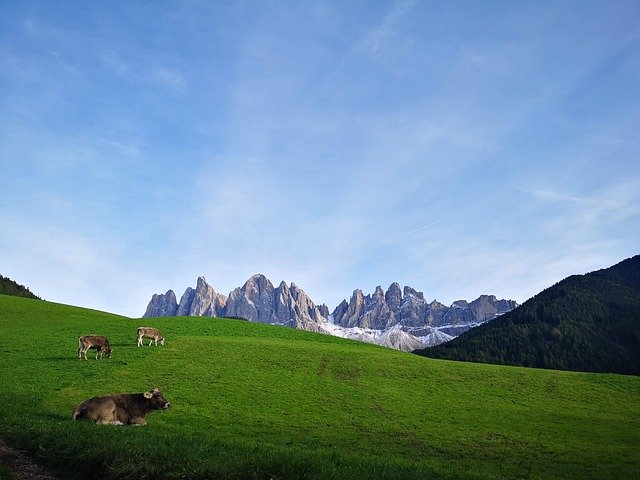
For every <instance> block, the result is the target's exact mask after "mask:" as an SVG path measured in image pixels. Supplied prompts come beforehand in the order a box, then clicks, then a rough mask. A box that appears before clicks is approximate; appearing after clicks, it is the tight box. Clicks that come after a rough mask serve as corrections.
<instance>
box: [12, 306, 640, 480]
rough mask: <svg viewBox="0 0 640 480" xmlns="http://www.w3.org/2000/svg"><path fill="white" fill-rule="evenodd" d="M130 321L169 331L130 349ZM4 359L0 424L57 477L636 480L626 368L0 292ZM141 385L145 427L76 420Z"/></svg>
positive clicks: (638, 392)
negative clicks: (78, 412)
mask: <svg viewBox="0 0 640 480" xmlns="http://www.w3.org/2000/svg"><path fill="white" fill-rule="evenodd" d="M141 325H147V326H156V327H158V328H160V329H161V330H162V332H163V334H164V335H165V337H166V338H167V343H166V345H165V346H164V347H144V348H139V347H136V329H137V327H138V326H141ZM93 333H97V334H106V335H108V337H109V339H110V341H111V344H112V347H113V349H114V352H113V357H112V358H111V359H103V360H99V361H95V360H93V359H92V358H90V360H89V361H86V362H85V361H78V360H77V357H76V350H77V339H78V337H79V336H80V335H82V334H93ZM0 358H1V361H0V386H1V387H0V401H1V402H2V408H1V409H0V436H1V437H3V438H5V439H6V440H8V441H9V442H11V443H13V444H14V445H16V446H19V447H21V448H25V449H28V450H29V451H30V452H31V453H32V454H33V455H35V456H36V457H37V458H38V459H39V460H40V461H41V462H43V463H45V464H46V465H49V466H50V467H51V468H53V469H54V470H55V471H57V472H58V473H59V474H60V475H61V476H62V477H64V478H81V477H83V476H86V475H89V474H90V475H91V476H92V477H93V478H100V476H102V478H109V479H115V478H118V479H120V478H122V479H134V478H135V479H138V478H190V479H197V478H226V479H298V478H300V479H302V478H305V479H307V478H309V479H347V478H372V479H373V478H375V479H378V478H379V479H405V478H411V479H500V480H502V479H548V478H567V479H569V478H570V479H572V480H577V479H588V478H598V479H606V478H611V479H617V478H640V458H639V456H638V446H639V445H640V378H638V377H632V376H621V375H608V374H588V373H574V372H559V371H550V370H536V369H527V368H519V367H504V366H495V365H483V364H472V363H462V362H449V361H443V360H433V359H428V358H423V357H418V356H415V355H410V354H406V353H402V352H398V351H395V350H390V349H385V348H382V347H377V346H373V345H367V344H363V343H358V342H352V341H348V340H344V339H339V338H334V337H329V336H324V335H319V334H313V333H309V332H302V331H296V330H291V329H286V328H281V327H275V326H269V325H260V324H255V323H249V322H243V321H239V320H228V319H210V318H200V317H186V318H176V317H174V318H163V319H144V320H140V319H135V320H134V319H129V318H125V317H120V316H116V315H111V314H108V313H103V312H97V311H92V310H87V309H81V308H77V307H70V306H64V305H58V304H54V303H49V302H41V301H37V300H27V299H21V298H14V297H7V296H2V295H0ZM152 387H159V388H160V389H161V391H162V392H163V393H164V395H165V396H166V397H167V399H168V400H169V401H170V402H171V403H172V408H171V410H169V411H168V412H154V413H151V414H149V416H148V417H147V421H148V425H147V426H146V427H143V428H136V427H113V426H99V425H95V424H93V423H90V422H74V421H72V420H71V412H72V410H73V407H74V406H75V405H76V404H77V403H79V402H80V401H82V400H84V399H86V398H89V397H92V396H96V395H105V394H109V393H115V392H142V391H145V390H147V389H149V388H152ZM96 471H98V472H101V473H100V474H99V475H97V476H96Z"/></svg>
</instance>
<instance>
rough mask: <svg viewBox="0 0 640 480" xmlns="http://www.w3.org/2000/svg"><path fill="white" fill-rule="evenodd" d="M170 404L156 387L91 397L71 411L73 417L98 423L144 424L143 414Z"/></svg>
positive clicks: (165, 408)
mask: <svg viewBox="0 0 640 480" xmlns="http://www.w3.org/2000/svg"><path fill="white" fill-rule="evenodd" d="M170 406H171V404H170V403H169V402H167V400H166V399H165V398H164V397H163V396H162V394H161V393H160V391H159V390H158V389H157V388H154V389H153V390H150V391H148V392H144V393H122V394H116V395H107V396H106V397H93V398H90V399H89V400H85V401H84V402H82V403H81V404H80V405H78V406H77V407H76V409H75V410H74V411H73V419H74V420H78V419H81V418H86V419H88V420H93V421H94V422H97V423H100V424H109V425H138V426H142V425H146V424H147V421H146V420H145V419H144V417H145V415H146V414H147V413H149V412H150V411H151V410H168V409H169V407H170Z"/></svg>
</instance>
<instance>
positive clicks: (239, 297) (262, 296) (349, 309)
mask: <svg viewBox="0 0 640 480" xmlns="http://www.w3.org/2000/svg"><path fill="white" fill-rule="evenodd" d="M516 306H517V304H516V303H515V302H513V301H511V300H497V299H496V297H495V296H493V295H482V296H480V297H478V298H477V299H476V300H474V301H473V302H467V301H465V300H458V301H456V302H454V303H453V304H452V305H451V307H446V306H445V305H443V304H441V303H440V302H437V301H435V300H434V301H432V302H431V303H427V302H426V300H425V297H424V294H423V293H422V292H418V291H416V290H415V289H413V288H411V287H408V286H405V287H404V288H402V289H401V288H400V284H398V283H396V282H394V283H392V284H391V285H389V288H388V289H387V291H386V292H384V291H383V289H382V287H381V286H377V287H376V288H375V290H374V292H373V293H372V294H369V295H364V294H363V292H362V290H360V289H356V290H354V291H353V294H352V295H351V298H350V299H349V301H347V300H346V299H345V300H343V301H342V302H340V304H339V305H338V306H337V307H336V308H335V309H334V311H333V313H332V314H331V315H329V309H328V308H327V306H326V305H324V304H322V305H315V304H314V303H313V301H311V299H310V298H309V296H308V295H307V294H306V293H305V292H304V290H302V289H301V288H300V287H298V286H297V285H296V284H295V283H291V285H290V286H289V285H287V283H286V282H284V281H282V282H280V284H279V285H278V287H274V286H273V284H272V283H271V281H270V280H269V279H268V278H267V277H266V276H264V275H262V274H256V275H253V276H252V277H251V278H249V279H248V280H247V281H246V282H245V283H244V285H243V286H242V287H238V288H236V289H235V290H233V291H232V292H231V293H229V297H228V298H227V297H225V296H224V295H221V294H219V293H216V292H215V290H214V289H213V287H212V286H211V285H209V284H208V283H207V281H206V279H205V278H204V277H199V278H198V280H197V282H196V288H195V289H194V288H191V287H188V288H187V289H186V290H185V292H184V294H183V295H182V298H181V299H180V303H179V304H178V303H177V302H176V296H175V293H174V292H173V291H172V290H169V291H167V293H166V294H157V295H153V297H152V299H151V302H149V306H148V307H147V311H146V312H145V315H144V316H145V317H152V316H171V315H178V316H182V315H184V316H187V315H189V316H227V317H241V318H245V319H247V320H251V321H254V322H261V323H273V324H278V325H284V326H288V327H292V328H298V329H303V330H310V331H315V332H323V333H330V334H332V335H338V336H345V337H347V338H359V339H364V341H371V342H373V343H378V344H383V345H387V346H392V347H393V348H400V349H402V350H411V349H413V348H418V347H421V346H425V345H433V344H437V343H441V342H443V341H446V340H448V339H451V338H452V337H453V336H455V335H458V334H460V333H461V332H463V331H465V330H467V329H469V328H472V327H473V326H474V325H478V324H479V323H482V322H485V321H488V320H491V319H493V318H495V317H496V316H498V315H500V314H502V313H506V312H507V311H509V310H511V309H513V308H515V307H516ZM328 319H331V320H332V321H333V324H334V325H332V324H331V323H330V322H329V321H328ZM352 327H358V328H352ZM365 337H366V338H365Z"/></svg>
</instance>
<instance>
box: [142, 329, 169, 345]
mask: <svg viewBox="0 0 640 480" xmlns="http://www.w3.org/2000/svg"><path fill="white" fill-rule="evenodd" d="M144 337H147V338H150V339H151V340H149V346H151V342H154V344H155V345H156V346H157V345H158V343H160V345H164V337H163V336H162V334H161V333H160V330H158V329H157V328H153V327H138V346H139V347H142V346H143V344H142V339H143V338H144Z"/></svg>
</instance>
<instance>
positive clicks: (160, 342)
mask: <svg viewBox="0 0 640 480" xmlns="http://www.w3.org/2000/svg"><path fill="white" fill-rule="evenodd" d="M158 343H159V344H160V345H164V337H160V339H159V340H158Z"/></svg>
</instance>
